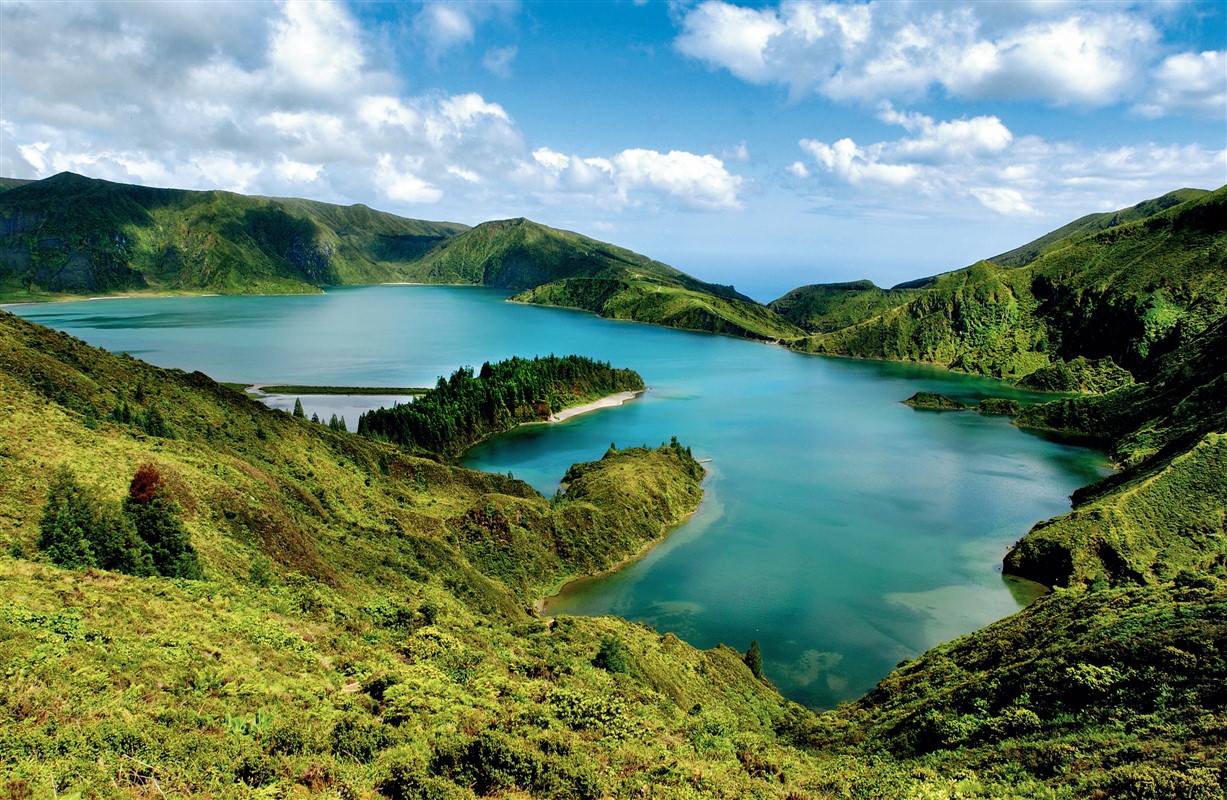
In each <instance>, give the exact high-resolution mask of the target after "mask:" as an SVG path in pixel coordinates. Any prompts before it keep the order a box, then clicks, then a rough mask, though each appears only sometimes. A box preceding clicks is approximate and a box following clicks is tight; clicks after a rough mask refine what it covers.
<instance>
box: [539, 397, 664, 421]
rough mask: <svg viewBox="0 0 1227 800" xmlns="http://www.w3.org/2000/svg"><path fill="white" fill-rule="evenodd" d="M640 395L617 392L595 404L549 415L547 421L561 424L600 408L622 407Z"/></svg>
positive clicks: (586, 404)
mask: <svg viewBox="0 0 1227 800" xmlns="http://www.w3.org/2000/svg"><path fill="white" fill-rule="evenodd" d="M641 394H643V391H642V390H641V391H638V392H619V393H618V394H611V395H609V396H608V397H602V398H601V399H600V400H597V401H596V402H593V403H585V404H584V405H582V406H575V407H574V408H567V409H564V410H562V411H559V412H558V413H557V414H551V415H550V419H549V421H550V422H562V421H564V420H568V419H570V418H571V417H578V416H579V415H580V414H587V413H588V412H589V411H597V410H599V409H602V408H614V407H615V406H620V405H622V404H623V403H625V402H626V401H627V400H634V399H635V398H636V397H638V396H639V395H641Z"/></svg>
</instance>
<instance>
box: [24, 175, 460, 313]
mask: <svg viewBox="0 0 1227 800" xmlns="http://www.w3.org/2000/svg"><path fill="white" fill-rule="evenodd" d="M463 230H465V226H463V225H457V224H454V223H437V222H423V221H420V220H409V219H404V218H401V217H396V216H393V215H391V214H385V213H382V212H378V211H372V210H371V209H369V208H367V207H366V206H361V205H358V206H348V207H341V206H334V205H329V204H327V203H317V202H313V201H308V200H292V199H276V198H264V197H249V196H245V195H239V194H234V193H231V192H221V191H208V192H194V191H182V190H176V189H153V188H148V187H143V186H132V185H128V184H119V183H111V182H109V181H101V180H94V179H91V178H84V177H82V176H80V175H74V174H71V173H61V174H59V175H56V176H53V177H51V178H47V179H45V180H41V181H34V182H28V183H24V184H22V185H18V186H14V187H13V188H10V189H8V191H5V192H2V193H0V233H2V234H3V237H2V239H0V299H5V300H15V299H31V298H43V297H45V296H46V295H48V294H68V295H79V294H111V293H117V292H128V291H169V292H221V293H231V294H258V293H270V292H305V291H318V287H319V286H322V285H328V284H358V283H377V282H387V281H396V280H404V279H405V274H404V272H403V269H404V265H405V264H406V263H408V262H410V261H412V260H414V259H416V258H418V257H420V256H421V255H422V254H423V253H424V252H426V251H427V250H429V249H430V248H431V247H433V246H434V245H435V244H437V243H438V242H439V241H441V240H443V239H446V238H448V237H450V236H453V235H455V234H457V233H459V232H461V231H463Z"/></svg>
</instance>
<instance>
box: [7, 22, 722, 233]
mask: <svg viewBox="0 0 1227 800" xmlns="http://www.w3.org/2000/svg"><path fill="white" fill-rule="evenodd" d="M510 9H514V4H508V3H503V4H458V3H440V4H427V5H425V6H422V7H421V9H420V10H419V11H418V12H417V13H416V15H415V17H414V20H415V23H414V24H417V25H419V26H420V30H421V35H423V36H425V35H429V36H430V37H432V38H431V41H433V42H434V43H435V45H436V46H437V47H438V48H444V49H445V48H447V47H453V48H454V47H461V46H464V45H465V44H466V43H468V42H469V41H471V39H472V31H473V27H474V26H475V25H477V24H480V23H481V22H483V21H486V20H489V19H493V18H494V17H495V16H497V15H499V14H506V13H507V12H508V10H510ZM0 14H3V15H4V19H3V22H4V28H5V46H4V48H3V49H0V68H2V69H3V74H4V77H5V98H4V100H5V108H4V120H3V122H2V123H0V139H2V141H0V174H4V175H10V176H15V177H26V178H38V177H45V176H47V175H50V174H53V173H55V172H60V171H64V170H72V171H77V172H83V173H86V174H89V175H92V176H95V177H100V178H107V179H110V180H117V181H127V182H135V183H146V184H154V185H161V186H175V187H181V188H216V187H221V188H226V189H231V190H234V191H243V192H255V193H260V194H269V195H278V194H284V195H300V196H301V195H304V194H306V195H308V196H311V197H315V198H319V199H324V200H331V201H335V202H356V201H360V202H368V203H383V204H384V207H387V208H390V209H392V210H398V211H400V212H401V213H407V214H411V215H412V214H413V213H414V212H415V210H417V209H422V208H425V207H428V206H438V205H440V204H444V203H450V208H452V209H459V210H461V211H464V212H466V218H467V216H468V215H469V214H484V213H487V212H486V211H485V210H486V209H492V208H498V209H505V208H513V209H516V210H517V211H519V212H520V213H523V210H524V206H525V199H526V198H527V199H528V200H532V199H534V198H535V199H536V200H537V201H539V202H541V203H552V202H554V201H555V199H556V198H552V197H550V196H549V194H548V193H549V191H550V187H554V191H557V192H558V193H559V195H560V196H564V197H566V198H567V201H568V203H571V204H572V205H576V204H586V205H588V206H591V207H596V208H604V209H614V210H618V209H630V208H635V207H638V206H642V205H647V204H662V205H663V204H670V205H674V206H682V207H685V208H699V209H724V208H731V207H736V206H737V204H738V199H737V193H738V189H739V187H740V178H737V177H735V176H733V175H731V174H729V172H728V171H727V170H725V168H724V166H723V163H722V162H721V161H720V160H719V159H717V158H715V157H712V156H704V155H694V154H691V153H686V152H668V153H659V152H656V151H653V150H626V151H623V152H621V153H617V154H615V155H613V156H609V157H591V158H586V159H581V158H572V157H569V156H568V157H567V159H568V160H567V163H566V164H565V165H563V164H561V163H557V162H554V163H551V162H550V160H549V159H548V158H547V159H546V161H545V162H543V161H542V160H541V158H540V155H539V154H540V153H542V152H546V151H541V150H539V151H538V154H534V153H533V152H532V148H531V147H530V146H529V145H528V144H527V143H526V142H525V137H524V134H523V132H522V130H521V129H520V128H519V127H518V126H517V124H516V122H515V120H514V119H513V117H512V115H511V113H510V112H509V111H508V110H507V109H506V108H505V107H504V106H503V105H501V104H500V103H497V102H494V101H493V100H492V99H490V98H487V97H484V96H482V95H481V94H478V93H474V92H460V93H442V92H425V93H419V94H412V95H411V94H406V93H405V92H404V91H403V86H402V82H401V80H400V79H399V78H398V77H396V76H395V75H394V74H393V73H392V72H391V71H390V70H389V69H386V68H385V67H384V66H383V64H382V63H381V61H380V58H379V57H378V53H379V50H378V49H377V47H375V46H373V44H372V43H371V42H369V41H368V40H367V39H366V38H365V37H366V35H365V34H364V32H363V30H362V29H361V27H360V26H359V25H358V24H357V22H356V20H355V19H354V18H353V17H352V16H350V14H349V11H348V10H347V8H346V6H344V5H343V4H339V3H299V2H288V3H283V4H274V3H240V4H225V5H217V4H199V3H175V4H154V3H137V4H119V3H97V4H89V3H81V4H46V3H42V4H39V3H29V4H26V3H17V2H14V3H4V4H3V5H2V6H0ZM439 52H440V53H442V52H443V49H440V50H439ZM48 53H54V54H55V57H54V58H48V57H47V54H48ZM514 55H515V50H514V48H508V49H507V50H505V51H502V52H497V53H495V52H488V53H487V54H486V59H485V62H486V63H485V66H486V67H487V68H488V69H491V70H492V71H495V72H498V71H499V70H505V69H509V68H510V64H511V61H512V59H513V58H514Z"/></svg>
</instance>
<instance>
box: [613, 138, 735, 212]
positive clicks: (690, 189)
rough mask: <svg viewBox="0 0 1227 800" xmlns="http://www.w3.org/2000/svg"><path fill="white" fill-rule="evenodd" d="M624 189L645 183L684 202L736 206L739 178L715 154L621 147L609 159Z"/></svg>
mask: <svg viewBox="0 0 1227 800" xmlns="http://www.w3.org/2000/svg"><path fill="white" fill-rule="evenodd" d="M610 160H611V161H612V162H613V165H614V168H615V169H616V176H617V181H618V183H619V185H620V186H622V187H623V188H624V189H631V188H639V187H646V188H650V189H654V190H656V191H658V192H660V193H662V194H665V195H669V196H672V197H675V198H677V199H679V200H681V201H682V202H684V203H686V204H687V205H690V206H693V207H695V208H703V209H709V210H715V209H730V208H740V206H741V202H740V201H739V200H738V199H737V192H738V190H739V189H740V188H741V178H739V177H737V176H735V175H731V174H729V172H728V170H726V169H725V168H724V162H722V161H721V160H720V159H718V158H716V157H715V156H710V155H704V156H700V155H695V154H694V153H687V152H681V151H678V150H671V151H670V152H668V153H658V152H657V151H655V150H643V149H632V150H623V151H622V152H621V153H618V154H617V155H616V156H614V157H613V158H612V159H610Z"/></svg>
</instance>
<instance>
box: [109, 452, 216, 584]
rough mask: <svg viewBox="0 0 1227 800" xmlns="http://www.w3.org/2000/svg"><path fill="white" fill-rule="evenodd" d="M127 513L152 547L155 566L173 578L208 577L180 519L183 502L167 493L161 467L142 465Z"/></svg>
mask: <svg viewBox="0 0 1227 800" xmlns="http://www.w3.org/2000/svg"><path fill="white" fill-rule="evenodd" d="M124 513H125V514H126V515H127V516H128V517H129V518H130V519H131V520H132V523H133V525H134V526H135V528H136V533H137V535H139V536H140V538H141V540H142V541H144V542H145V544H146V545H148V546H149V551H150V555H151V558H152V563H153V568H154V570H156V571H157V573H158V574H159V575H165V576H167V577H170V578H193V579H199V578H202V577H204V573H203V571H202V570H201V567H200V559H199V558H198V557H197V555H196V551H195V550H194V549H193V548H192V543H191V540H190V538H189V536H188V532H187V529H186V528H184V527H183V521H182V520H181V519H180V518H179V505H178V503H176V502H175V501H174V500H172V499H171V498H170V497H169V496H168V495H167V493H166V481H165V479H164V478H163V477H162V474H161V473H160V472H158V469H157V467H155V466H154V465H152V464H142V465H141V467H140V468H139V469H138V470H137V471H136V474H135V475H133V476H132V483H131V484H130V485H129V487H128V497H127V498H125V499H124Z"/></svg>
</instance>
